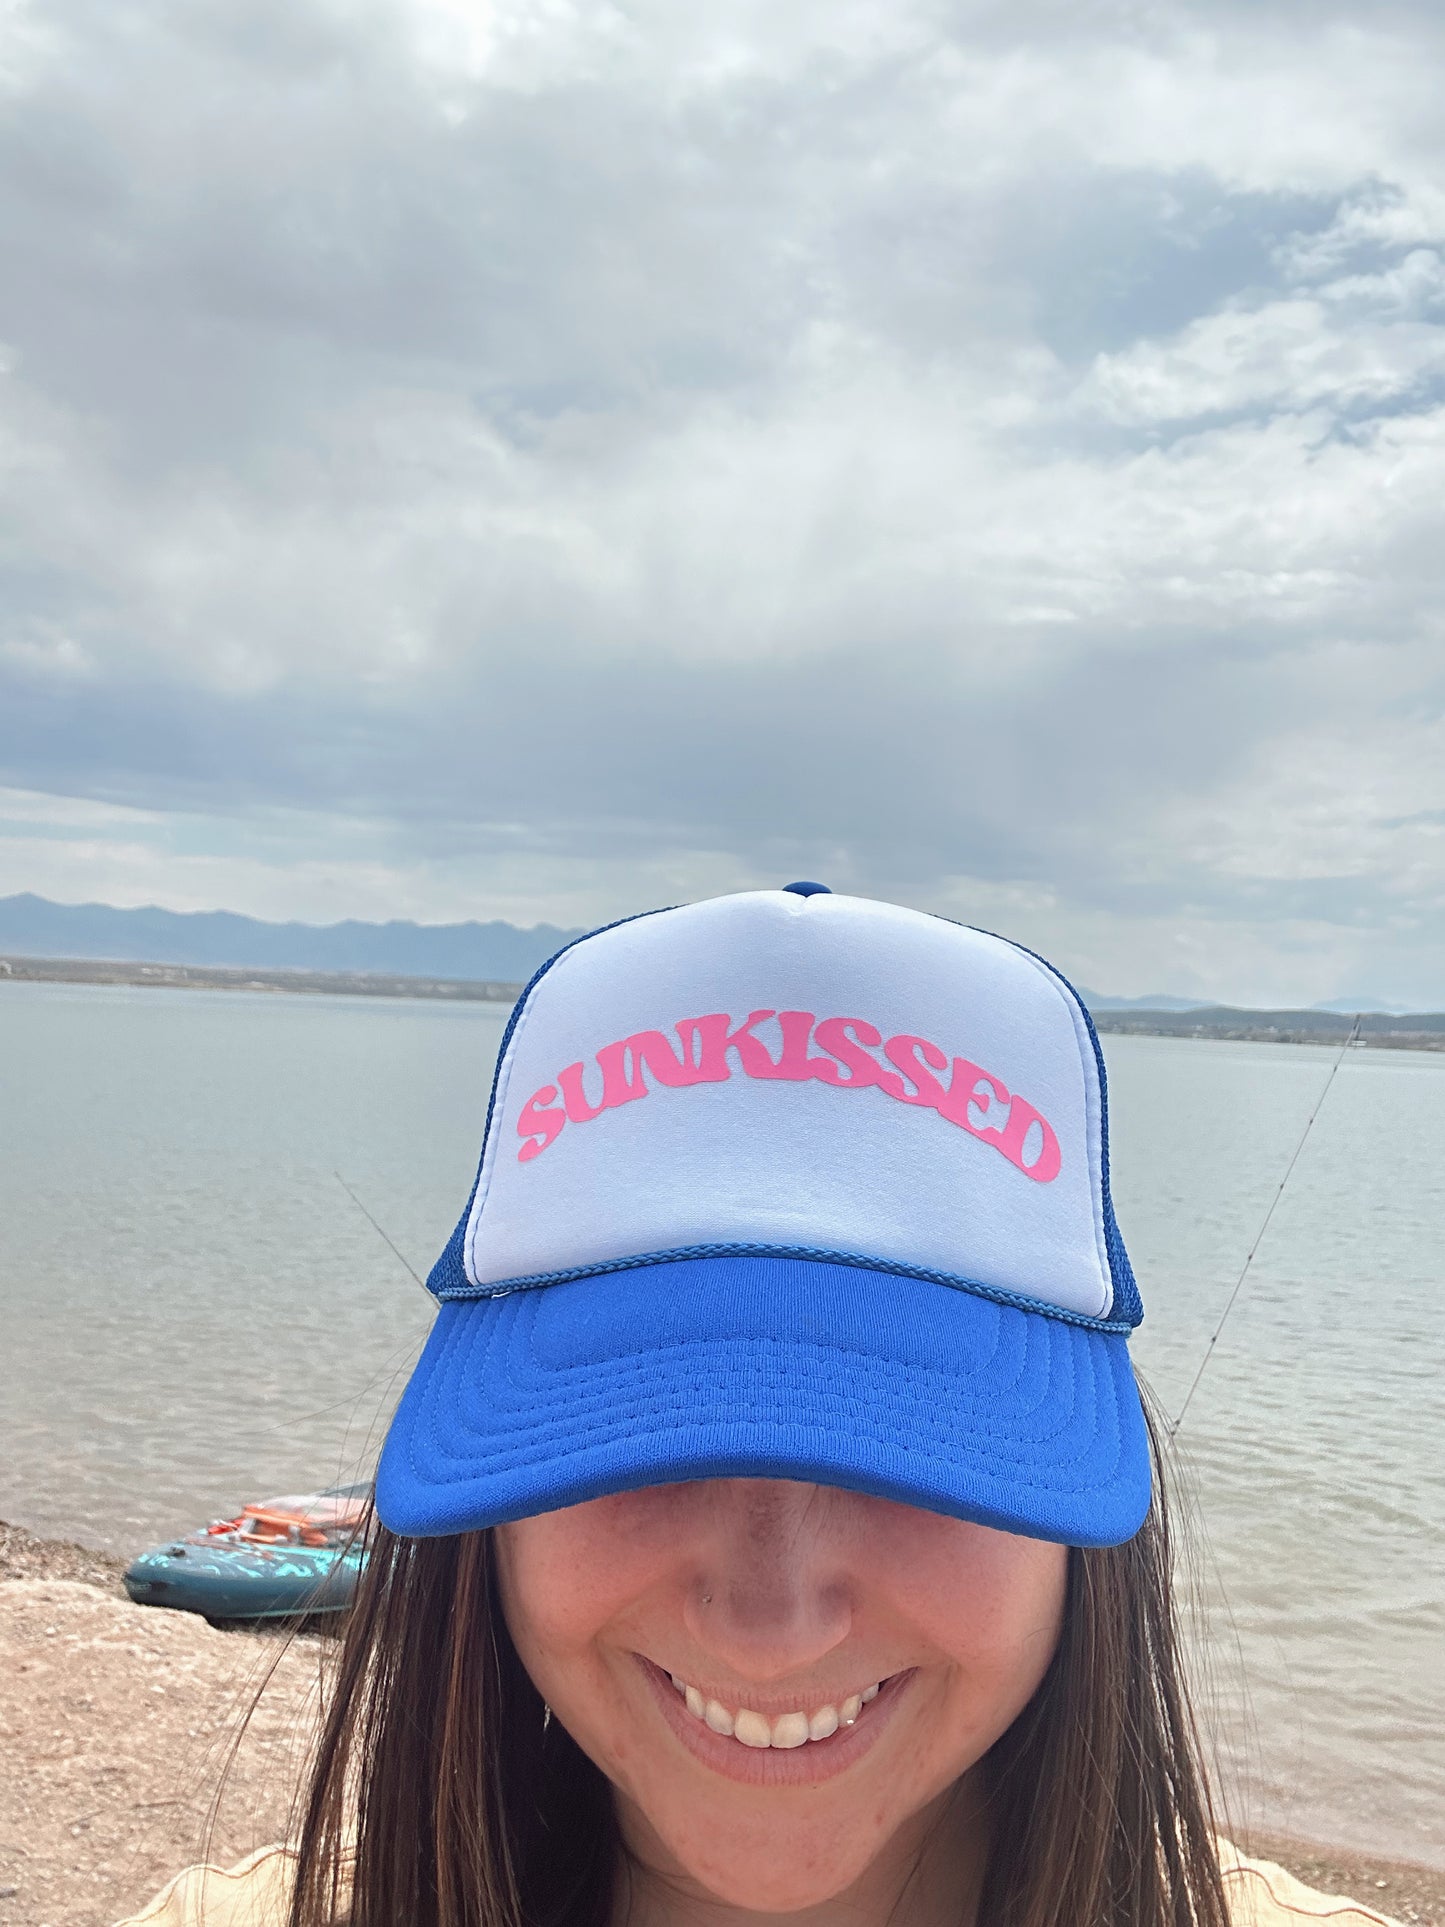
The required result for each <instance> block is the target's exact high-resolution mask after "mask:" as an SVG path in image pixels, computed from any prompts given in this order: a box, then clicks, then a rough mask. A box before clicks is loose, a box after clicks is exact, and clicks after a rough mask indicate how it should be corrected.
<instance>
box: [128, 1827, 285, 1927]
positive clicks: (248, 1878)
mask: <svg viewBox="0 0 1445 1927" xmlns="http://www.w3.org/2000/svg"><path fill="white" fill-rule="evenodd" d="M295 1868H296V1856H295V1854H294V1853H293V1852H292V1851H291V1849H290V1848H289V1847H283V1846H274V1847H261V1848H259V1849H258V1850H257V1851H256V1852H255V1853H253V1854H249V1855H247V1857H246V1859H244V1860H241V1861H238V1862H237V1864H236V1865H235V1866H234V1867H224V1868H223V1867H210V1866H207V1867H187V1868H186V1870H185V1872H184V1873H178V1874H177V1875H176V1876H175V1878H174V1879H173V1880H170V1881H167V1883H166V1885H165V1886H164V1887H162V1889H161V1891H160V1892H159V1893H158V1894H157V1895H156V1897H155V1899H154V1900H152V1901H151V1902H150V1904H149V1905H148V1906H146V1907H143V1908H142V1909H141V1911H140V1912H139V1913H138V1914H132V1915H128V1916H127V1918H126V1919H125V1920H123V1921H121V1922H120V1923H119V1927H284V1923H285V1920H286V1909H287V1906H288V1905H289V1903H290V1899H291V1882H292V1878H293V1876H294V1873H295Z"/></svg>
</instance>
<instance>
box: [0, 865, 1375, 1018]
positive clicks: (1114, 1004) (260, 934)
mask: <svg viewBox="0 0 1445 1927" xmlns="http://www.w3.org/2000/svg"><path fill="white" fill-rule="evenodd" d="M582 934H583V933H582V932H581V931H580V930H561V929H558V928H557V927H556V926H555V925H553V924H550V923H539V924H536V925H535V926H534V927H533V928H532V929H530V930H524V929H521V928H519V927H518V925H516V924H514V923H504V922H501V921H496V922H492V923H404V922H396V923H359V922H356V921H350V922H346V923H328V924H314V923H263V922H261V921H260V920H259V919H257V918H255V917H241V916H236V915H235V914H234V913H233V912H231V911H229V910H196V911H176V910H158V909H155V908H154V907H148V908H146V909H143V910H117V909H115V908H113V907H112V906H111V905H110V904H105V903H51V902H50V901H49V900H48V898H45V897H37V896H31V895H28V894H27V895H23V896H15V897H0V956H10V957H54V958H83V959H87V960H95V961H110V962H117V963H156V964H187V965H192V966H196V967H215V966H226V965H230V966H235V967H239V968H243V969H245V968H249V969H254V970H309V971H318V970H320V971H340V972H358V971H359V972H368V973H375V974H377V975H382V976H396V977H428V978H438V979H451V980H453V981H456V982H478V983H525V982H526V980H527V979H528V978H529V977H530V976H531V975H532V972H533V971H534V970H535V969H536V968H537V966H538V965H539V964H542V963H545V962H546V960H547V958H548V957H550V956H551V955H552V954H553V952H554V951H557V950H560V949H561V947H562V945H563V944H564V943H570V942H571V940H572V939H573V938H574V937H579V936H581V935H582ZM1079 994H1080V996H1081V997H1082V998H1083V999H1084V1002H1085V1003H1086V1004H1087V1005H1088V1006H1089V1008H1090V1010H1095V1011H1113V1012H1128V1011H1168V1012H1182V1011H1195V1010H1203V1009H1207V1008H1210V1006H1209V1005H1208V1004H1207V1003H1206V1002H1204V1001H1202V1000H1201V999H1200V998H1198V997H1173V996H1169V995H1167V994H1166V993H1164V992H1162V991H1161V992H1157V993H1155V994H1154V995H1152V996H1147V997H1107V996H1105V995H1104V994H1103V993H1102V992H1099V991H1094V990H1088V989H1086V988H1085V987H1084V986H1083V985H1080V986H1079ZM1314 1008H1315V1009H1316V1010H1319V1011H1338V1012H1343V1013H1345V1014H1346V1015H1353V1014H1354V1013H1355V1012H1356V1011H1357V1010H1366V1011H1388V1012H1399V1011H1400V1010H1401V1009H1402V1008H1403V1006H1401V1005H1398V1004H1387V1003H1383V1002H1381V1001H1380V1000H1378V999H1370V998H1367V997H1363V996H1362V997H1359V998H1354V999H1351V998H1336V999H1335V1000H1334V1001H1332V1002H1330V1003H1327V1004H1316V1005H1315V1006H1314Z"/></svg>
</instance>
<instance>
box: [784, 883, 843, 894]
mask: <svg viewBox="0 0 1445 1927" xmlns="http://www.w3.org/2000/svg"><path fill="white" fill-rule="evenodd" d="M783 888H784V889H785V890H791V891H792V893H793V895H794V896H795V897H831V896H832V894H833V892H832V891H831V890H830V889H829V888H828V886H827V884H826V883H785V884H784V885H783Z"/></svg>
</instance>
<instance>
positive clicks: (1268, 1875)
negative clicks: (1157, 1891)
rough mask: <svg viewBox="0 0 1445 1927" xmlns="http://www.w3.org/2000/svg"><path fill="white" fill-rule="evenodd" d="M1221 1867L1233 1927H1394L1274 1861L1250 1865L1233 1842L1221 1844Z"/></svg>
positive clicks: (1354, 1902)
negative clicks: (1308, 1925)
mask: <svg viewBox="0 0 1445 1927" xmlns="http://www.w3.org/2000/svg"><path fill="white" fill-rule="evenodd" d="M1219 1867H1220V1872H1221V1873H1222V1874H1223V1875H1224V1892H1225V1896H1226V1898H1227V1899H1228V1901H1229V1918H1230V1923H1231V1927H1292V1924H1293V1923H1295V1922H1300V1921H1312V1920H1321V1921H1324V1920H1327V1921H1329V1922H1330V1923H1331V1927H1395V1923H1394V1922H1393V1921H1391V1920H1390V1919H1389V1918H1388V1916H1387V1915H1385V1914H1378V1913H1376V1912H1375V1910H1374V1909H1373V1908H1372V1907H1366V1906H1364V1905H1363V1904H1362V1903H1361V1902H1359V1901H1357V1900H1345V1899H1342V1898H1341V1897H1339V1896H1338V1895H1334V1894H1321V1893H1316V1892H1315V1890H1314V1888H1313V1887H1307V1886H1305V1884H1304V1882H1303V1881H1302V1880H1296V1879H1295V1877H1294V1875H1293V1874H1292V1873H1286V1872H1285V1870H1284V1868H1283V1867H1279V1866H1276V1865H1275V1863H1274V1862H1273V1861H1272V1860H1251V1859H1250V1857H1249V1855H1248V1854H1244V1853H1241V1852H1240V1851H1239V1849H1238V1847H1236V1846H1234V1845H1232V1844H1231V1842H1230V1841H1228V1840H1221V1841H1220V1842H1219Z"/></svg>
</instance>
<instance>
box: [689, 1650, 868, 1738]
mask: <svg viewBox="0 0 1445 1927" xmlns="http://www.w3.org/2000/svg"><path fill="white" fill-rule="evenodd" d="M659 1670H661V1669H659ZM664 1677H665V1678H666V1679H669V1680H671V1681H672V1684H673V1687H674V1689H675V1690H676V1692H677V1695H678V1697H679V1698H680V1699H681V1700H682V1702H683V1704H684V1705H685V1706H686V1708H687V1710H688V1712H689V1713H690V1714H691V1715H692V1717H693V1718H694V1719H695V1720H696V1721H697V1722H698V1724H699V1725H701V1726H705V1727H707V1728H708V1730H709V1731H710V1732H713V1733H716V1734H718V1735H719V1737H721V1738H723V1739H732V1740H737V1741H739V1742H740V1743H741V1744H742V1745H743V1746H750V1747H753V1748H755V1749H757V1750H758V1751H763V1750H765V1749H767V1748H772V1747H775V1748H777V1749H779V1750H780V1751H788V1750H790V1749H792V1748H793V1747H798V1746H806V1745H807V1744H808V1742H809V1741H810V1740H829V1739H831V1738H832V1737H833V1735H834V1734H835V1733H837V1732H839V1731H841V1730H842V1729H843V1728H845V1727H850V1726H853V1725H855V1724H856V1723H857V1720H858V1718H859V1715H860V1714H861V1713H862V1711H863V1708H864V1707H865V1706H867V1705H869V1704H870V1703H871V1702H872V1701H873V1700H875V1699H877V1697H878V1695H879V1693H880V1692H881V1691H882V1689H883V1687H884V1686H886V1685H887V1684H888V1681H887V1680H886V1679H883V1680H875V1681H873V1683H872V1684H871V1685H868V1686H865V1687H863V1688H861V1690H860V1691H858V1692H856V1693H850V1694H848V1696H847V1697H846V1698H845V1699H842V1700H839V1701H836V1702H834V1701H829V1702H827V1703H826V1704H824V1705H821V1706H815V1707H811V1708H810V1707H803V1706H798V1707H790V1708H788V1709H786V1710H785V1711H783V1712H781V1713H775V1714H772V1715H771V1716H770V1715H768V1714H766V1713H759V1712H756V1711H754V1709H753V1708H752V1707H750V1706H744V1707H738V1708H733V1707H730V1706H725V1705H724V1704H723V1702H722V1701H721V1700H716V1699H710V1698H708V1697H707V1696H706V1695H705V1694H703V1693H702V1692H701V1691H699V1689H698V1688H697V1687H696V1686H690V1685H689V1684H688V1682H687V1681H686V1680H684V1679H680V1678H679V1677H678V1676H677V1674H676V1673H665V1674H664Z"/></svg>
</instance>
